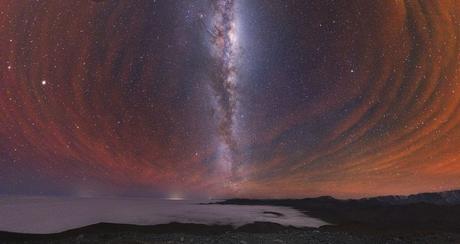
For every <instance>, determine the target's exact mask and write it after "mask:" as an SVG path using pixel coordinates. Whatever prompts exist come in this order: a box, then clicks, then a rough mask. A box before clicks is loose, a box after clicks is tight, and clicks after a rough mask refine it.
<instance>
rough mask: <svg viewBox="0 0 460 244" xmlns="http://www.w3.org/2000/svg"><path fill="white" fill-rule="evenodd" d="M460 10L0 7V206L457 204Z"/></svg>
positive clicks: (3, 1)
mask: <svg viewBox="0 0 460 244" xmlns="http://www.w3.org/2000/svg"><path fill="white" fill-rule="evenodd" d="M459 76H460V4H458V2H457V1H454V0H443V1H430V0H426V1H402V0H401V1H373V2H370V1H359V0H356V1H355V0H353V1H349V0H339V1H329V0H318V1H316V0H313V1H303V0H285V1H262V0H251V1H243V0H190V1H181V0H156V1H152V0H138V1H118V0H105V1H89V0H84V1H26V0H0V114H1V115H0V194H28V195H37V194H57V195H78V196H93V195H94V196H98V195H143V196H145V195H146V196H167V197H171V196H180V197H181V198H187V197H227V196H231V197H234V196H237V197H307V196H317V195H333V196H336V197H361V196H372V195H381V194H408V193H416V192H422V191H439V190H448V189H453V188H459V187H460V149H459V148H460V77H459Z"/></svg>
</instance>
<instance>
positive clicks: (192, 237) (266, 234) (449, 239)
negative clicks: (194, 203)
mask: <svg viewBox="0 0 460 244" xmlns="http://www.w3.org/2000/svg"><path fill="white" fill-rule="evenodd" d="M0 240H1V241H0V243H235V244H250V243H277V244H279V243H302V244H304V243H373V244H377V243H460V234H454V233H445V232H432V233H429V232H423V233H417V232H413V233H395V232H393V233H366V232H345V231H338V230H334V229H333V228H332V229H328V228H319V229H298V228H292V227H283V226H281V225H278V224H273V223H263V222H261V223H254V224H248V225H245V226H242V227H239V228H237V229H234V228H233V227H231V226H226V225H225V226H208V225H199V224H178V223H172V224H165V225H157V226H133V225H118V224H96V225H92V226H88V227H84V228H80V229H76V230H71V231H66V232H63V233H59V234H51V235H25V234H14V233H0Z"/></svg>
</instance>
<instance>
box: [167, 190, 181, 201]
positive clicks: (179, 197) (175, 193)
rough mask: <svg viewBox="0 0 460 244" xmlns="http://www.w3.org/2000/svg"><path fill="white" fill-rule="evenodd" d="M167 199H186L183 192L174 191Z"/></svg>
mask: <svg viewBox="0 0 460 244" xmlns="http://www.w3.org/2000/svg"><path fill="white" fill-rule="evenodd" d="M166 199H167V200H171V201H182V200H185V197H184V195H182V194H181V193H178V192H174V193H171V194H170V195H169V196H168V198H166Z"/></svg>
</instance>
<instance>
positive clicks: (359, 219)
mask: <svg viewBox="0 0 460 244" xmlns="http://www.w3.org/2000/svg"><path fill="white" fill-rule="evenodd" d="M217 204H237V205H271V206H286V207H292V208H295V209H298V210H300V211H302V212H305V213H307V215H309V216H310V217H316V218H320V219H322V220H324V221H326V222H328V223H331V224H333V225H331V226H324V228H329V229H337V230H353V231H363V230H366V231H403V230H404V231H429V232H431V231H447V232H453V233H460V190H456V191H445V192H437V193H420V194H414V195H409V196H380V197H372V198H361V199H335V198H333V197H330V196H323V197H315V198H304V199H229V200H226V201H223V202H219V203H217ZM322 228H323V227H322Z"/></svg>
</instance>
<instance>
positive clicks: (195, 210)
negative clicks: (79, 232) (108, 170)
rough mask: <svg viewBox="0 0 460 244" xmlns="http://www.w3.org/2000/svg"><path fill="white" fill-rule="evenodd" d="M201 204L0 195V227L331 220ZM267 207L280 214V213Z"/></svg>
mask: <svg viewBox="0 0 460 244" xmlns="http://www.w3.org/2000/svg"><path fill="white" fill-rule="evenodd" d="M199 203H203V201H201V202H200V201H190V200H180V201H176V200H163V199H151V198H58V197H46V198H45V197H43V198H42V197H14V198H13V197H0V230H2V231H11V232H22V233H55V232H60V231H65V230H69V229H74V228H78V227H82V226H87V225H91V224H96V223H100V222H107V223H122V224H138V225H155V224H166V223H170V222H181V223H198V224H231V225H234V226H241V225H244V224H248V223H253V222H255V221H267V222H274V223H279V224H282V225H292V226H296V227H319V226H322V225H326V224H327V223H326V222H324V221H322V220H320V219H316V218H311V217H308V216H306V215H305V214H302V213H301V212H299V211H297V210H295V209H292V208H288V207H278V206H241V205H200V204H199ZM267 212H276V213H281V214H282V216H278V215H277V214H273V213H267Z"/></svg>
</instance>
